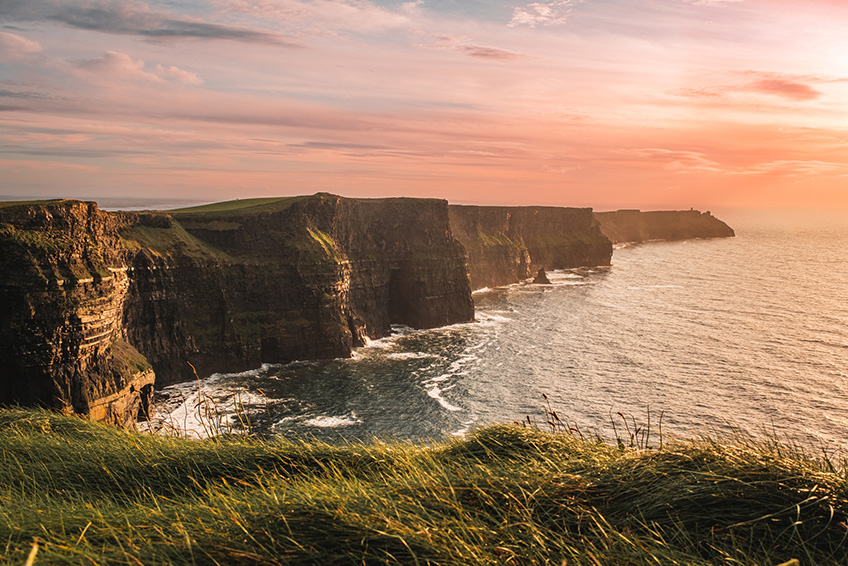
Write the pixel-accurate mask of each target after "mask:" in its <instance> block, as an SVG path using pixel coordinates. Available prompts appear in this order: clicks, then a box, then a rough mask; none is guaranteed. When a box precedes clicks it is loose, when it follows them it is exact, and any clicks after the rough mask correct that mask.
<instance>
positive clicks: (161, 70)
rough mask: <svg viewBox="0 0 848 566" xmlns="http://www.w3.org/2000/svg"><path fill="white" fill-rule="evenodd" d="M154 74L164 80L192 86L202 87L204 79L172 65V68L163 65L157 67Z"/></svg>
mask: <svg viewBox="0 0 848 566" xmlns="http://www.w3.org/2000/svg"><path fill="white" fill-rule="evenodd" d="M153 72H154V73H155V74H156V75H158V76H159V77H162V78H163V79H166V80H169V81H174V82H177V83H184V84H190V85H202V84H203V79H201V78H200V77H198V76H197V74H195V73H192V72H189V71H185V70H183V69H180V68H178V67H174V66H173V65H171V66H170V67H165V66H163V65H156V67H154V69H153Z"/></svg>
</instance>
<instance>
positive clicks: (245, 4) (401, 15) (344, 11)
mask: <svg viewBox="0 0 848 566" xmlns="http://www.w3.org/2000/svg"><path fill="white" fill-rule="evenodd" d="M420 6H421V2H420V1H414V2H405V3H403V4H401V5H400V6H398V7H397V8H388V7H385V6H379V5H377V4H375V3H373V2H370V1H368V0H226V10H228V11H230V12H236V13H242V14H250V15H251V16H254V17H257V18H260V19H262V20H270V21H273V22H275V23H276V24H277V25H278V26H282V27H283V28H284V29H287V30H289V31H290V32H291V33H296V34H304V33H305V34H333V33H336V32H338V31H352V32H359V33H367V32H382V31H387V30H393V29H408V28H410V27H411V26H413V24H414V23H415V22H416V20H417V19H418V18H419V17H420V13H421V10H420Z"/></svg>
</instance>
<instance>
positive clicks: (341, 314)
mask: <svg viewBox="0 0 848 566" xmlns="http://www.w3.org/2000/svg"><path fill="white" fill-rule="evenodd" d="M125 218H126V221H127V227H126V228H125V229H124V230H123V232H122V234H123V237H124V238H125V240H126V243H127V245H128V247H129V248H130V249H132V250H136V253H135V254H134V256H133V262H132V268H131V273H132V277H131V286H130V300H129V306H130V308H129V309H128V311H127V316H126V321H127V329H128V330H127V332H128V339H129V341H130V342H131V343H133V344H135V345H136V346H137V347H138V349H139V350H140V351H141V352H143V353H144V354H145V355H146V356H147V358H148V359H149V360H150V362H151V364H152V365H153V368H154V370H155V371H156V374H157V384H162V385H165V384H168V383H173V382H177V381H184V380H186V379H191V378H192V377H193V375H192V373H191V368H189V367H188V365H187V364H186V362H187V361H189V362H191V363H192V364H193V365H194V366H195V367H196V368H197V371H198V372H199V373H200V374H201V375H203V374H209V373H212V372H220V371H239V370H243V369H248V368H254V367H258V366H259V365H261V364H262V363H285V362H289V361H292V360H298V359H321V358H335V357H347V356H350V354H351V350H352V348H353V347H355V346H359V345H362V344H363V339H364V337H365V336H367V337H370V338H378V337H381V336H385V335H387V334H388V333H389V332H390V327H391V324H405V325H408V326H411V327H413V328H432V327H436V326H443V325H446V324H453V323H457V322H467V321H470V320H472V319H473V318H474V307H473V303H472V300H471V295H470V289H469V287H468V281H467V277H466V272H465V261H464V255H463V253H462V248H461V246H460V244H459V242H457V241H456V239H454V238H453V236H452V235H451V232H450V227H449V225H448V218H447V203H446V202H445V201H441V200H424V199H403V198H400V199H373V200H372V199H345V198H341V197H337V196H332V195H315V196H313V197H293V198H287V199H273V200H270V201H268V200H267V199H263V200H261V201H238V202H234V203H220V204H218V205H211V206H209V207H200V208H197V209H186V210H184V211H178V212H174V213H171V214H164V213H156V214H149V215H125Z"/></svg>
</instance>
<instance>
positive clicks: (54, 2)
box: [0, 0, 298, 47]
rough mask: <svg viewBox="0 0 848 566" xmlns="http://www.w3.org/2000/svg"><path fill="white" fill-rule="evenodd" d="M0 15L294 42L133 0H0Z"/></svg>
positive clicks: (88, 26) (181, 35)
mask: <svg viewBox="0 0 848 566" xmlns="http://www.w3.org/2000/svg"><path fill="white" fill-rule="evenodd" d="M0 18H4V19H13V20H18V21H40V22H56V23H60V24H63V25H66V26H69V27H72V28H77V29H83V30H89V31H98V32H103V33H111V34H118V35H138V36H142V37H147V38H150V39H159V40H166V39H217V40H232V41H243V42H249V43H267V44H275V45H283V46H289V47H296V46H298V45H297V44H295V43H293V42H291V41H290V40H288V39H286V38H284V37H282V36H280V35H279V34H277V33H273V32H270V31H266V30H260V29H251V28H246V27H238V26H229V25H222V24H217V23H209V22H204V21H202V20H199V19H197V18H191V17H189V16H185V15H173V14H170V13H168V12H165V11H161V10H154V9H152V8H150V6H148V5H147V4H145V3H143V2H137V1H135V0H94V1H89V2H83V3H75V2H65V1H61V0H38V1H37V2H33V1H31V0H3V2H2V3H0Z"/></svg>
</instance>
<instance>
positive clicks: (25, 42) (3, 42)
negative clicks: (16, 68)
mask: <svg viewBox="0 0 848 566" xmlns="http://www.w3.org/2000/svg"><path fill="white" fill-rule="evenodd" d="M41 51H42V49H41V44H39V43H38V42H37V41H32V40H30V39H27V38H25V37H23V36H20V35H16V34H14V33H6V32H0V61H7V62H11V63H14V62H18V61H21V62H22V61H26V60H27V59H29V58H31V57H32V56H33V55H37V54H39V53H41Z"/></svg>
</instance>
